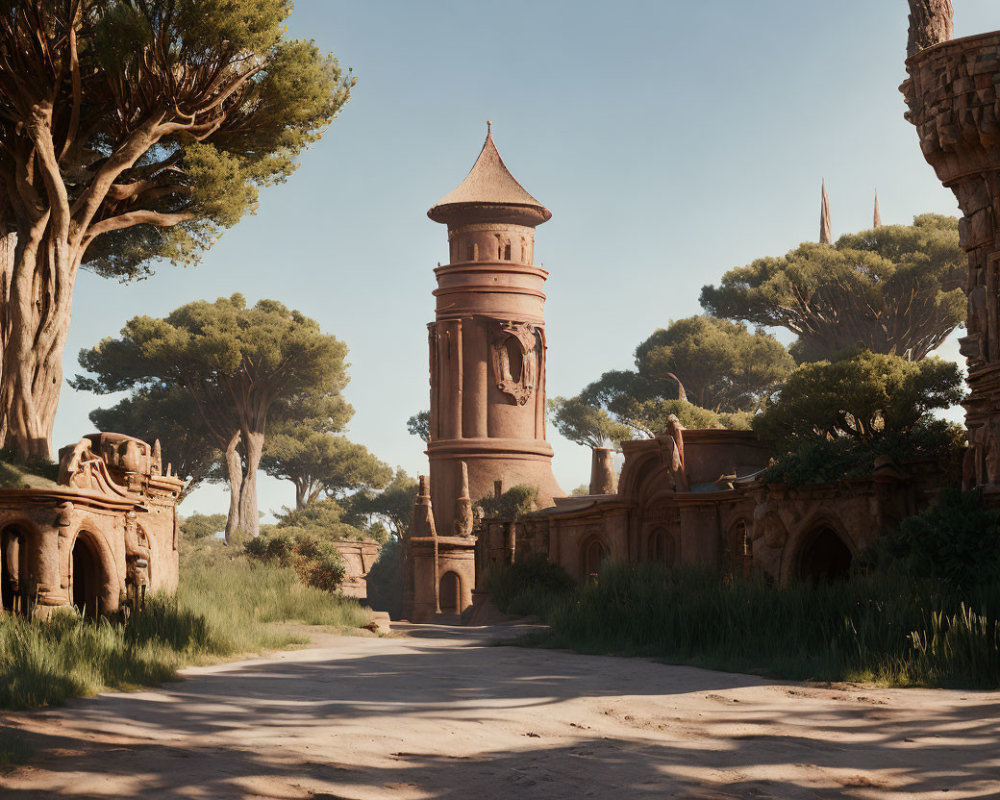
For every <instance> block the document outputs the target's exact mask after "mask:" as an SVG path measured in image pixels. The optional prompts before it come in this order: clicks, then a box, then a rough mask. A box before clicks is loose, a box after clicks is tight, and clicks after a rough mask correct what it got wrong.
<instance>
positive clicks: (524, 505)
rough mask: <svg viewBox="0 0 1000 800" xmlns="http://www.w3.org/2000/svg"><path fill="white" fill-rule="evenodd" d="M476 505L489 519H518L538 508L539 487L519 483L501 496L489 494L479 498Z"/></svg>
mask: <svg viewBox="0 0 1000 800" xmlns="http://www.w3.org/2000/svg"><path fill="white" fill-rule="evenodd" d="M476 505H477V506H479V508H480V509H482V512H483V515H484V516H485V517H487V518H489V519H518V518H519V517H521V516H523V515H524V514H527V513H528V512H529V511H534V510H535V509H536V508H538V488H537V487H535V486H528V485H527V484H524V483H519V484H517V486H511V487H510V488H509V489H508V490H507V491H506V492H504V493H503V494H501V495H500V496H499V497H493V496H490V495H487V496H486V497H481V498H479V500H477V501H476Z"/></svg>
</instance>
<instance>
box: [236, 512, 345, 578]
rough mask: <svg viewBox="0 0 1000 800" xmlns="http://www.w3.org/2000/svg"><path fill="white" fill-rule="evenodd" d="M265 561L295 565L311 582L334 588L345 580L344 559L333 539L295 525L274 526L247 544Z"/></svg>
mask: <svg viewBox="0 0 1000 800" xmlns="http://www.w3.org/2000/svg"><path fill="white" fill-rule="evenodd" d="M244 551H245V552H246V554H247V555H248V556H249V557H250V558H251V559H254V560H257V561H262V562H264V563H271V564H277V565H279V566H282V567H291V568H292V569H294V570H295V572H296V574H297V575H298V576H299V578H301V579H302V581H303V582H304V583H305V584H306V585H307V586H315V587H316V588H317V589H323V590H324V591H327V592H334V591H336V590H337V589H338V588H339V587H340V584H341V583H342V582H343V580H344V575H345V574H346V570H345V568H344V560H343V558H342V557H341V555H340V551H339V550H337V548H336V546H335V545H334V544H333V540H331V539H327V538H324V537H321V536H318V535H316V534H315V533H311V532H309V531H306V530H303V529H301V528H294V527H282V528H271V529H270V530H268V531H266V532H263V533H261V535H260V536H259V537H257V538H256V539H251V540H250V541H248V542H247V543H246V544H245V545H244Z"/></svg>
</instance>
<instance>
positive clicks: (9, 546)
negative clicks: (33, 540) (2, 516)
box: [0, 525, 28, 613]
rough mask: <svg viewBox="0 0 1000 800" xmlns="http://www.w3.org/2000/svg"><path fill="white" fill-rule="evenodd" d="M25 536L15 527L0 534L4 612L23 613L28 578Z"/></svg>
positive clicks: (0, 583)
mask: <svg viewBox="0 0 1000 800" xmlns="http://www.w3.org/2000/svg"><path fill="white" fill-rule="evenodd" d="M27 563H28V552H27V536H26V535H25V533H24V531H23V530H22V529H21V528H19V527H17V526H16V525H10V526H8V527H6V528H4V530H3V532H2V533H0V601H2V603H3V608H4V610H5V611H10V612H13V613H21V612H25V611H26V610H27V609H26V608H25V605H26V601H27V592H28V586H27V578H28V574H27V573H28V569H27Z"/></svg>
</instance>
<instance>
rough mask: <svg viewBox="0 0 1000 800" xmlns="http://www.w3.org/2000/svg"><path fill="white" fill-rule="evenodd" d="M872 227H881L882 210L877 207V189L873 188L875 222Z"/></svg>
mask: <svg viewBox="0 0 1000 800" xmlns="http://www.w3.org/2000/svg"><path fill="white" fill-rule="evenodd" d="M872 227H873V228H881V227H882V211H881V210H880V209H879V207H878V189H876V190H875V224H874V225H873V226H872Z"/></svg>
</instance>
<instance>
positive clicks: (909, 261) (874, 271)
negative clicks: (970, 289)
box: [701, 214, 966, 362]
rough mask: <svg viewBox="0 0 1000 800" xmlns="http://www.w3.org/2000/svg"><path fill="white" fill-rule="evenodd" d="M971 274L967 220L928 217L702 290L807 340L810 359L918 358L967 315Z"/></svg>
mask: <svg viewBox="0 0 1000 800" xmlns="http://www.w3.org/2000/svg"><path fill="white" fill-rule="evenodd" d="M965 274H966V255H965V253H964V251H963V250H962V248H961V247H960V246H959V242H958V221H957V220H956V219H954V218H953V217H944V216H939V215H936V214H924V215H921V216H918V217H915V218H914V220H913V225H886V226H882V227H879V228H876V229H874V230H870V231H862V232H861V233H856V234H850V235H847V236H842V237H841V238H840V239H839V240H838V241H837V243H836V244H835V245H833V246H831V245H824V244H812V243H806V244H803V245H801V246H799V247H798V248H797V249H795V250H793V251H791V252H790V253H788V254H787V255H784V256H780V257H777V258H760V259H757V260H756V261H754V262H753V263H751V264H749V265H748V266H745V267H737V268H735V269H732V270H730V271H729V272H727V273H726V274H725V275H724V276H723V277H722V281H721V283H720V285H719V286H718V287H716V286H705V287H704V288H703V289H702V292H701V304H702V306H703V307H704V308H705V309H706V310H707V311H708V312H709V313H711V314H715V315H717V316H720V317H726V318H729V319H735V320H745V321H747V322H749V323H751V324H753V325H759V326H765V327H782V328H786V329H787V330H789V331H791V332H792V333H794V334H795V335H796V336H798V337H799V339H798V341H797V342H796V343H795V344H794V345H793V346H792V353H793V355H794V356H795V357H796V359H797V360H799V361H800V362H804V361H818V360H822V359H833V358H836V357H837V356H838V354H840V353H841V352H844V351H848V350H852V349H857V348H859V347H861V348H867V349H869V350H871V351H872V352H875V353H885V354H894V355H898V356H902V357H904V358H908V359H910V360H913V361H917V360H919V359H921V358H923V357H924V356H926V355H927V354H928V353H929V352H930V351H931V350H933V349H935V348H936V347H938V346H939V345H940V344H941V342H943V341H944V339H945V337H947V336H948V334H949V333H951V331H953V330H954V329H955V327H956V326H958V325H960V324H962V322H963V321H964V320H965V305H966V302H965V296H964V293H963V291H962V281H963V279H964V277H965Z"/></svg>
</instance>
